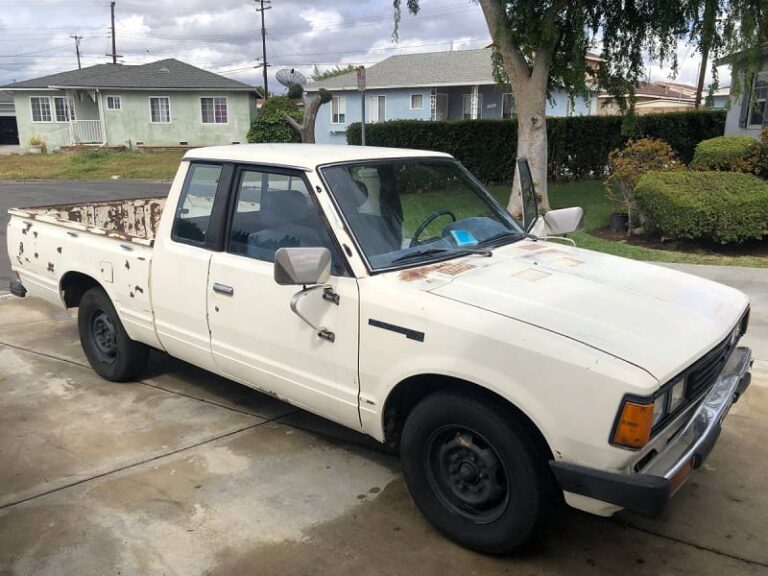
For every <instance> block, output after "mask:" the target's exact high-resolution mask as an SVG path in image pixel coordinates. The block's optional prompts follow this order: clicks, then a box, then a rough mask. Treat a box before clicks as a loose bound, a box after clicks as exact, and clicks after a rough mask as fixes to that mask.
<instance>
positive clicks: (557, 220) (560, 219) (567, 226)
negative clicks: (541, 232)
mask: <svg viewBox="0 0 768 576" xmlns="http://www.w3.org/2000/svg"><path fill="white" fill-rule="evenodd" d="M544 223H545V224H546V232H547V236H557V235H560V234H570V233H571V232H576V231H577V230H581V229H582V228H584V209H583V208H582V207H581V206H572V207H570V208H560V209H558V210H550V211H549V212H547V213H546V214H544Z"/></svg>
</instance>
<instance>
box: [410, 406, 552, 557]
mask: <svg viewBox="0 0 768 576" xmlns="http://www.w3.org/2000/svg"><path fill="white" fill-rule="evenodd" d="M400 457H401V461H402V464H403V472H404V475H405V480H406V484H407V485H408V490H409V491H410V493H411V496H412V497H413V500H414V502H415V503H416V505H417V506H418V508H419V509H420V510H421V512H422V513H423V514H424V516H425V517H426V518H427V520H429V521H430V522H431V523H432V525H433V526H435V528H437V529H438V530H440V531H441V532H442V533H443V534H445V535H446V536H448V537H449V538H451V539H453V540H455V541H456V542H458V543H459V544H461V545H463V546H466V547H467V548H471V549H472V550H476V551H478V552H484V553H488V554H506V553H510V552H513V551H515V550H517V549H519V548H521V547H523V546H525V545H526V544H528V543H529V542H530V541H531V540H532V539H533V537H534V536H535V534H536V532H537V529H538V528H539V527H540V526H541V525H542V523H543V521H544V520H545V518H546V515H547V514H546V513H547V512H548V510H549V507H550V506H549V505H550V501H551V496H552V476H551V473H550V471H549V467H548V463H547V456H546V454H543V453H542V451H541V449H540V448H539V447H538V446H537V444H536V442H535V441H534V439H533V438H532V436H531V434H530V430H529V429H528V428H527V426H526V425H525V424H524V423H522V422H521V421H519V420H518V419H517V416H516V414H515V413H514V412H512V411H511V410H510V409H509V408H508V407H506V406H504V405H502V403H501V402H500V401H498V400H495V399H492V398H489V397H485V396H481V395H477V396H475V395H473V396H472V397H469V396H467V395H462V394H461V393H458V392H436V393H434V394H431V395H429V396H427V397H426V398H425V399H424V400H422V401H421V402H419V404H417V405H416V407H415V408H414V409H413V410H412V411H411V413H410V414H409V416H408V418H407V420H406V422H405V426H404V427H403V432H402V439H401V445H400Z"/></svg>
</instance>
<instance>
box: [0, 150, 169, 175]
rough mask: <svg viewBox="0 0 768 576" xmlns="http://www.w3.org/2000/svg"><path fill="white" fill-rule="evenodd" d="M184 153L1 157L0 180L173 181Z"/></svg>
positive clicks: (86, 153) (83, 153)
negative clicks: (119, 179) (120, 179)
mask: <svg viewBox="0 0 768 576" xmlns="http://www.w3.org/2000/svg"><path fill="white" fill-rule="evenodd" d="M183 155H184V152H183V151H173V152H108V151H93V152H69V153H56V154H42V155H39V156H37V155H32V154H25V155H23V156H21V155H18V154H13V155H11V156H0V180H108V179H110V178H112V177H113V176H117V177H119V178H124V179H133V180H172V179H173V175H174V174H176V169H177V168H178V167H179V160H181V157H182V156H183Z"/></svg>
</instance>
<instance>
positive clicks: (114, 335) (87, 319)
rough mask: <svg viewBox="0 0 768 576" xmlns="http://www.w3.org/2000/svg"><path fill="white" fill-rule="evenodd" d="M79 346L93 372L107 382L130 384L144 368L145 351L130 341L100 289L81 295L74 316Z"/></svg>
mask: <svg viewBox="0 0 768 576" xmlns="http://www.w3.org/2000/svg"><path fill="white" fill-rule="evenodd" d="M77 325H78V329H79V331H80V344H81V345H82V347H83V352H85V356H86V358H88V362H89V363H90V364H91V366H92V367H93V369H94V370H95V371H96V372H97V373H98V374H99V376H101V377H102V378H106V379H107V380H112V381H114V382H125V381H126V380H133V379H135V378H136V377H137V376H139V374H141V372H142V371H143V370H144V368H145V367H146V365H147V359H148V358H149V348H148V347H147V346H146V345H144V344H141V343H140V342H136V341H134V340H131V339H130V337H129V336H128V334H127V333H126V331H125V328H124V327H123V324H122V322H120V318H119V316H118V315H117V312H116V311H115V307H114V306H113V305H112V302H111V301H110V299H109V296H108V295H107V293H106V292H104V289H103V288H101V287H99V286H96V287H94V288H91V289H89V290H88V291H87V292H86V293H85V294H83V297H82V299H81V300H80V307H79V310H78V314H77Z"/></svg>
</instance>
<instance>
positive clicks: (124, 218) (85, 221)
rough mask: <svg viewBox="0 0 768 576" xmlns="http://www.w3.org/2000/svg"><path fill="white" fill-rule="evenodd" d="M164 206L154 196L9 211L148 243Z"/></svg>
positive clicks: (155, 230) (151, 238)
mask: <svg viewBox="0 0 768 576" xmlns="http://www.w3.org/2000/svg"><path fill="white" fill-rule="evenodd" d="M164 206H165V198H164V197H154V198H135V199H130V200H110V201H105V202H87V203H84V204H83V203H75V204H56V205H52V206H39V207H34V208H12V209H11V210H9V213H10V214H12V215H15V216H20V217H22V218H24V219H27V220H39V221H42V222H48V223H50V224H58V225H60V226H64V227H67V228H72V229H76V230H80V231H85V232H90V233H93V234H102V235H106V236H110V237H113V238H118V239H121V240H126V241H128V242H135V243H137V244H143V245H145V246H151V245H152V243H153V241H154V239H155V234H156V233H157V227H158V225H159V224H160V215H161V214H162V213H163V208H164Z"/></svg>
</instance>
